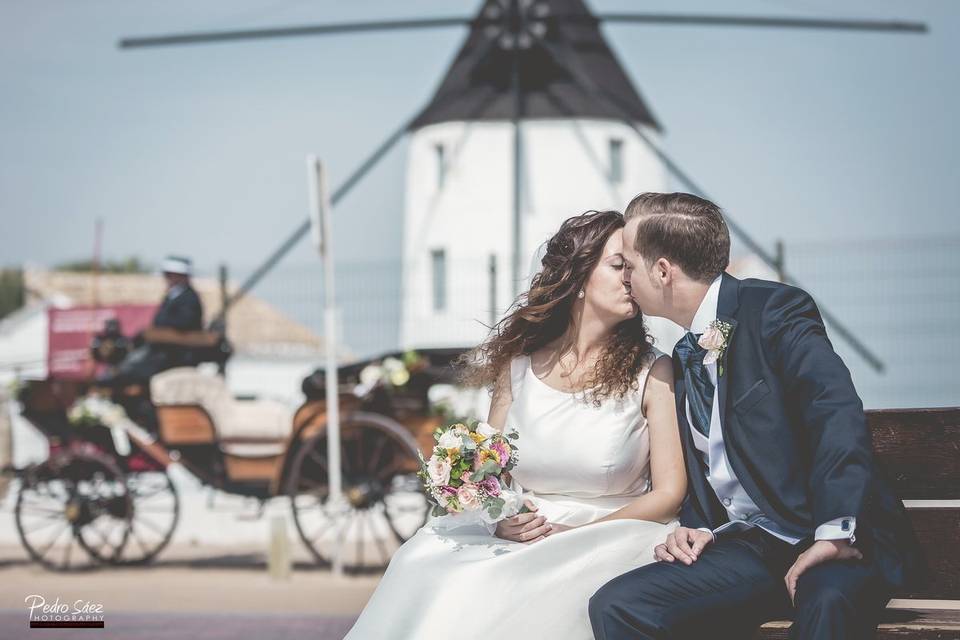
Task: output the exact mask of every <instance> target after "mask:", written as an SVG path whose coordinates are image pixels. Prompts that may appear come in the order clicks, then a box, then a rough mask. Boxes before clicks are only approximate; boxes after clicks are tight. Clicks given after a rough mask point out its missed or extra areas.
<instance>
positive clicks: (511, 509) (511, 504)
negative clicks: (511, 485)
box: [500, 489, 523, 518]
mask: <svg viewBox="0 0 960 640" xmlns="http://www.w3.org/2000/svg"><path fill="white" fill-rule="evenodd" d="M500 499H501V500H503V513H502V514H501V518H512V517H513V516H515V515H517V514H518V513H520V507H522V506H523V496H522V495H521V494H520V492H519V491H514V490H513V489H502V490H501V491H500Z"/></svg>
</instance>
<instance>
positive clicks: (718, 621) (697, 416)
mask: <svg viewBox="0 0 960 640" xmlns="http://www.w3.org/2000/svg"><path fill="white" fill-rule="evenodd" d="M625 217H626V220H627V224H626V228H625V229H624V250H623V251H624V255H625V258H626V261H627V263H628V269H627V272H628V274H626V275H625V278H627V277H629V279H630V280H629V284H630V286H631V290H632V294H633V296H634V298H635V299H636V301H637V303H638V304H639V306H640V308H641V309H642V311H643V313H645V314H647V315H654V316H661V317H665V318H669V319H670V320H672V321H674V322H676V323H677V324H679V325H680V326H682V327H685V328H686V329H687V330H688V331H687V333H686V334H685V336H684V337H683V338H681V339H680V341H679V342H678V343H677V346H676V347H675V349H674V352H673V363H674V378H675V392H676V400H677V417H678V422H679V425H680V431H681V434H680V435H681V439H682V442H683V448H684V457H685V460H686V467H687V478H688V486H689V494H688V496H687V500H686V501H685V502H684V505H683V507H682V508H681V512H680V515H679V519H680V526H679V527H677V529H676V530H675V531H674V532H672V533H671V534H670V535H669V536H668V537H667V539H666V541H665V542H664V543H663V544H661V545H658V546H657V547H656V549H655V555H656V558H657V560H658V562H656V563H654V564H650V565H647V566H644V567H641V568H638V569H635V570H633V571H631V572H629V573H626V574H624V575H622V576H620V577H618V578H616V579H614V580H612V581H611V582H609V583H607V584H606V585H605V586H603V587H602V588H601V589H600V590H599V591H598V592H597V593H596V594H595V595H594V596H593V597H592V598H591V599H590V619H591V622H592V624H593V632H594V635H595V636H596V637H597V638H598V640H604V639H614V638H616V639H627V638H660V639H666V638H671V639H672V638H701V637H702V638H749V637H752V634H754V633H755V631H756V628H757V627H759V626H760V625H761V624H763V623H764V622H766V621H768V620H772V619H777V618H780V617H789V618H793V620H794V624H793V626H792V628H791V632H790V636H791V638H816V639H830V638H836V639H838V640H839V639H844V638H869V637H872V635H873V633H874V630H875V628H876V624H877V621H878V616H879V614H880V613H881V612H882V610H883V608H884V607H885V606H886V603H887V601H888V600H889V598H890V596H891V594H892V592H894V591H896V590H897V589H898V588H900V587H902V586H903V585H904V584H905V581H906V580H907V579H908V578H911V577H912V576H913V575H915V573H914V572H915V571H918V570H919V567H920V566H921V565H920V561H919V558H918V557H917V555H916V554H917V551H916V549H917V547H916V543H915V539H914V538H913V532H912V529H911V527H910V524H909V522H908V521H907V519H906V513H905V511H904V509H903V506H902V504H901V503H900V501H899V500H898V499H897V498H896V497H895V496H894V495H893V494H892V493H891V491H890V489H889V488H888V487H887V485H886V483H885V482H884V480H883V479H882V478H881V476H880V475H879V474H878V471H877V468H876V467H875V464H874V460H873V453H872V449H871V442H870V434H869V432H868V429H867V425H866V422H865V419H864V414H863V405H862V403H861V401H860V398H859V397H858V396H857V392H856V390H855V389H854V387H853V383H852V381H851V379H850V373H849V372H848V370H847V368H846V366H845V365H844V364H843V362H842V361H841V360H840V358H839V357H838V356H837V354H836V353H835V352H834V350H833V347H832V345H831V344H830V341H829V339H828V338H827V335H826V331H825V329H824V325H823V321H822V320H821V318H820V313H819V312H818V310H817V306H816V304H815V303H814V301H813V299H812V298H811V297H810V296H809V295H808V294H807V293H806V292H804V291H802V290H801V289H798V288H796V287H791V286H787V285H784V284H780V283H776V282H767V281H763V280H752V279H751V280H738V279H736V278H734V277H732V276H730V275H728V274H726V273H724V270H725V269H726V267H727V265H728V263H729V257H730V235H729V232H728V231H727V226H726V223H725V222H724V220H723V216H722V214H721V211H720V209H719V208H718V207H717V206H716V205H715V204H713V203H712V202H710V201H708V200H704V199H702V198H698V197H696V196H693V195H689V194H685V193H644V194H641V195H639V196H637V197H636V198H634V200H633V201H632V202H631V203H630V205H629V206H628V207H627V211H626V213H625Z"/></svg>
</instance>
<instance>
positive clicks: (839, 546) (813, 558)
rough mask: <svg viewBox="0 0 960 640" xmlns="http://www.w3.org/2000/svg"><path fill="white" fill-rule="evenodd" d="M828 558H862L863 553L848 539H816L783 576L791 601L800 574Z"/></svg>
mask: <svg viewBox="0 0 960 640" xmlns="http://www.w3.org/2000/svg"><path fill="white" fill-rule="evenodd" d="M829 560H863V554H862V553H860V550H859V549H857V548H856V547H854V546H853V545H851V544H850V542H849V541H848V540H817V541H816V542H814V543H813V545H812V546H811V547H810V548H809V549H807V550H806V551H804V552H803V553H801V554H800V555H799V556H797V560H796V562H794V563H793V566H792V567H790V570H789V571H787V575H786V576H785V577H784V578H783V581H784V582H785V583H786V585H787V592H788V593H789V594H790V601H791V602H794V600H795V596H796V593H797V581H798V580H799V579H800V576H801V575H803V573H804V572H805V571H806V570H807V569H810V568H812V567H815V566H817V565H818V564H820V563H822V562H827V561H829ZM794 604H796V603H795V602H794Z"/></svg>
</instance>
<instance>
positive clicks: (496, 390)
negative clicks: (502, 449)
mask: <svg viewBox="0 0 960 640" xmlns="http://www.w3.org/2000/svg"><path fill="white" fill-rule="evenodd" d="M511 404H513V392H512V391H511V390H510V367H509V366H507V367H504V368H503V371H501V372H500V375H499V377H498V378H497V381H496V383H494V385H493V397H492V398H491V400H490V412H489V413H488V414H487V424H489V425H490V426H491V427H493V428H494V429H496V430H497V431H503V429H504V427H505V426H506V422H507V411H509V410H510V405H511Z"/></svg>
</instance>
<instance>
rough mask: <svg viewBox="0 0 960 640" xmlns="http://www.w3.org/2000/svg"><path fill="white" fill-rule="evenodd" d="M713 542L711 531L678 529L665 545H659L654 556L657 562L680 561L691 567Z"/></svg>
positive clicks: (668, 537)
mask: <svg viewBox="0 0 960 640" xmlns="http://www.w3.org/2000/svg"><path fill="white" fill-rule="evenodd" d="M711 542H713V534H712V533H710V532H709V531H699V530H697V529H688V528H687V527H677V528H676V529H674V530H673V532H672V533H671V534H670V535H668V536H667V541H666V542H665V543H664V544H658V545H657V546H656V547H655V548H654V550H653V555H654V556H656V558H657V560H662V561H664V562H673V561H675V560H680V562H682V563H683V564H686V565H691V564H693V563H694V562H696V561H697V558H698V557H700V552H701V551H703V549H704V547H706V546H707V545H708V544H710V543H711Z"/></svg>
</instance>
